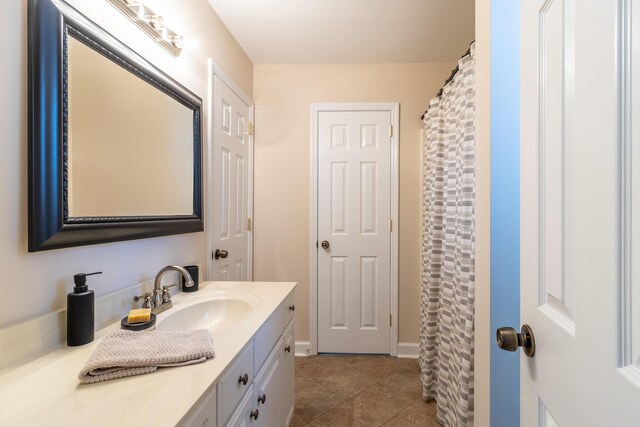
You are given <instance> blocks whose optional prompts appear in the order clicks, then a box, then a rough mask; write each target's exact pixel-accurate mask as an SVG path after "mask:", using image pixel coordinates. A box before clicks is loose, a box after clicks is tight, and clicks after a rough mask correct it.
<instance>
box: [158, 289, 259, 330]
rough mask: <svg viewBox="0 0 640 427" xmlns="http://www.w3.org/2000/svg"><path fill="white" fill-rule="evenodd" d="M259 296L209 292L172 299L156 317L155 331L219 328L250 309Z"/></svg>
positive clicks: (257, 303)
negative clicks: (179, 299) (175, 301)
mask: <svg viewBox="0 0 640 427" xmlns="http://www.w3.org/2000/svg"><path fill="white" fill-rule="evenodd" d="M260 302H261V300H260V298H258V297H257V296H255V295H252V294H245V293H240V294H232V293H222V294H218V295H215V294H212V295H203V296H198V297H191V298H188V299H185V300H183V301H180V302H179V303H175V304H174V307H173V308H171V309H169V310H168V311H167V312H166V315H165V316H161V317H159V318H158V323H157V325H156V330H158V331H188V330H193V329H209V330H210V331H215V330H219V329H222V328H225V327H227V326H230V325H233V324H235V323H237V322H238V321H240V320H242V319H243V318H244V317H246V316H247V315H248V314H249V313H251V312H252V311H253V310H254V309H255V308H256V307H257V306H258V305H259V304H260Z"/></svg>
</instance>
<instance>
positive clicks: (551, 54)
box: [520, 0, 640, 427]
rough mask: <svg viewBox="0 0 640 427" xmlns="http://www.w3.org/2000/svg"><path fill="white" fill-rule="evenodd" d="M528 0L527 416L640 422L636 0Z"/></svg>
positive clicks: (524, 181) (546, 420)
mask: <svg viewBox="0 0 640 427" xmlns="http://www.w3.org/2000/svg"><path fill="white" fill-rule="evenodd" d="M520 4H521V17H522V20H521V61H522V62H521V165H520V166H521V321H522V323H524V324H528V325H530V326H531V327H532V329H533V332H534V335H535V339H536V348H537V350H536V353H535V355H534V357H532V358H528V357H526V356H525V355H524V353H522V354H521V402H522V403H521V425H522V426H539V425H545V426H556V425H558V426H563V427H565V426H637V425H640V369H639V366H640V365H639V362H640V328H639V326H640V322H639V321H638V320H639V319H640V297H639V296H640V258H639V257H638V254H639V253H640V246H638V244H640V242H639V241H638V236H640V221H639V220H640V209H638V208H640V204H639V200H640V163H639V160H640V157H639V152H640V133H638V131H640V129H639V128H638V126H640V104H639V102H640V96H639V95H640V88H639V87H640V85H639V84H638V83H640V80H638V78H639V71H640V68H639V65H638V64H640V55H639V53H640V45H639V43H638V42H639V41H640V39H639V38H638V33H639V30H640V25H639V23H638V16H640V15H639V14H638V9H640V7H639V5H638V3H637V1H635V0H619V1H613V0H606V1H605V0H602V1H582V0H522V1H521V3H520ZM632 7H633V9H634V10H633V11H632V10H631V8H632ZM631 83H633V85H631ZM630 88H633V90H634V92H631V90H630ZM632 166H633V167H632ZM632 205H633V206H632ZM632 207H634V208H635V209H632ZM633 246H635V248H634V249H635V252H632V247H633ZM632 326H633V328H632Z"/></svg>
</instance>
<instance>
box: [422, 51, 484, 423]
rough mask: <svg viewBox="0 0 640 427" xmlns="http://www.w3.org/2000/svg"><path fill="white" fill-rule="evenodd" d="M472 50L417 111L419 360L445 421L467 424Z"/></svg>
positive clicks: (427, 394)
mask: <svg viewBox="0 0 640 427" xmlns="http://www.w3.org/2000/svg"><path fill="white" fill-rule="evenodd" d="M474 50H475V48H474V45H473V44H472V45H471V48H470V50H469V54H468V55H466V56H465V57H463V58H462V59H461V60H460V61H459V62H458V69H457V72H455V71H454V73H455V75H453V77H451V78H450V80H449V81H448V82H447V83H446V84H445V86H444V87H443V89H442V91H441V94H439V96H438V97H436V98H434V99H432V100H431V102H430V103H429V109H428V110H427V112H426V113H425V116H424V117H423V120H424V125H425V134H424V135H425V136H424V159H423V162H424V163H423V166H424V171H423V172H424V177H423V202H422V209H423V219H422V221H423V222H422V250H423V252H422V253H423V258H422V291H421V316H420V329H421V330H420V367H421V371H422V384H423V397H424V398H425V399H426V400H432V399H435V400H436V402H437V418H438V421H440V423H441V424H442V425H444V426H471V425H473V331H474V290H475V268H474V267H475V265H474V264H475V254H474V247H475V222H474V199H475V155H474V143H475V138H474V111H475V102H474V98H475V97H474V87H475V84H474V56H475V52H474Z"/></svg>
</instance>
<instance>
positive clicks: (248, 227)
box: [247, 218, 252, 231]
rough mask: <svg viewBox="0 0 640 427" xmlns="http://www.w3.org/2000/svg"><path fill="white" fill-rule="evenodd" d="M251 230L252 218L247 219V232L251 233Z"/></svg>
mask: <svg viewBox="0 0 640 427" xmlns="http://www.w3.org/2000/svg"><path fill="white" fill-rule="evenodd" d="M251 228H252V223H251V218H247V231H251Z"/></svg>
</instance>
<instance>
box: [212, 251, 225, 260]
mask: <svg viewBox="0 0 640 427" xmlns="http://www.w3.org/2000/svg"><path fill="white" fill-rule="evenodd" d="M228 256H229V252H227V251H225V250H224V249H223V250H220V249H216V251H215V253H214V254H213V257H214V258H215V259H220V258H226V257H228Z"/></svg>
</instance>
